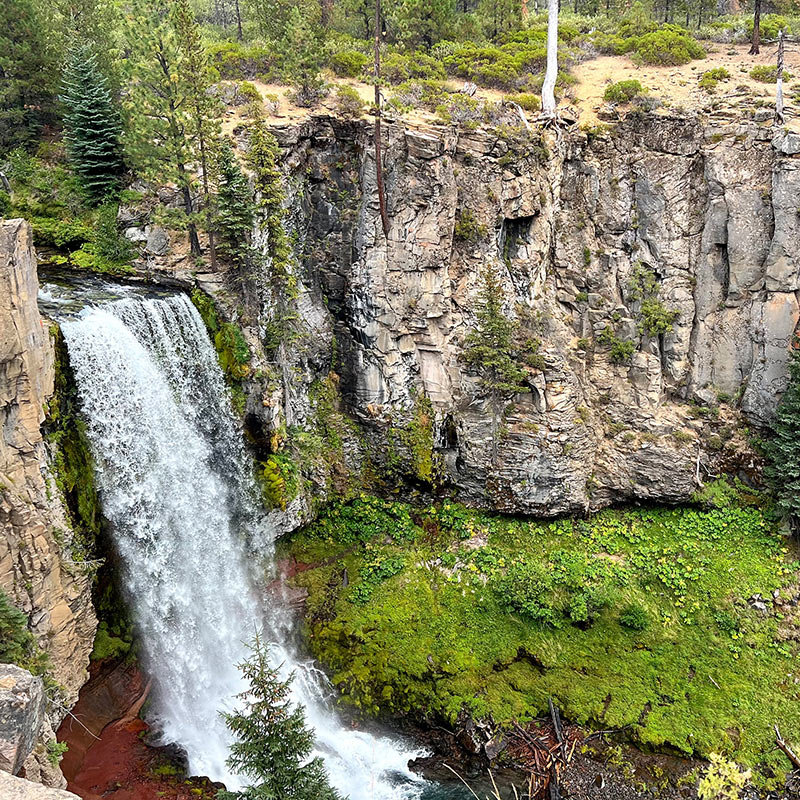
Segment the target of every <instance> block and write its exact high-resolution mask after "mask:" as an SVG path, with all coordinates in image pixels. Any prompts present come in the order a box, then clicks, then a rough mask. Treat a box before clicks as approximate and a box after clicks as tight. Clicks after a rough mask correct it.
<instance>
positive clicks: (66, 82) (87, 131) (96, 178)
mask: <svg viewBox="0 0 800 800" xmlns="http://www.w3.org/2000/svg"><path fill="white" fill-rule="evenodd" d="M61 102H62V104H63V106H64V128H65V134H66V135H65V139H66V143H67V150H68V152H69V156H70V159H71V161H72V165H73V168H74V170H75V172H76V173H77V174H78V175H79V176H80V178H81V182H82V184H83V186H84V188H85V189H86V191H87V193H88V195H89V197H90V198H91V200H92V201H93V202H95V203H97V202H99V201H100V200H102V199H103V198H104V197H106V196H108V195H111V194H113V192H114V190H115V189H116V188H117V186H118V183H119V177H120V174H121V173H122V170H123V163H122V147H121V145H120V133H121V130H122V124H121V121H120V117H119V113H118V111H117V109H116V107H115V106H114V102H113V100H112V97H111V92H110V91H109V89H108V84H107V81H106V78H105V76H104V75H103V74H102V72H101V71H100V68H99V66H98V63H97V58H96V56H95V55H94V53H93V52H92V49H91V47H90V46H89V45H88V44H77V45H75V46H74V47H73V48H72V49H71V51H70V53H69V57H68V59H67V63H66V66H65V68H64V75H63V83H62V92H61Z"/></svg>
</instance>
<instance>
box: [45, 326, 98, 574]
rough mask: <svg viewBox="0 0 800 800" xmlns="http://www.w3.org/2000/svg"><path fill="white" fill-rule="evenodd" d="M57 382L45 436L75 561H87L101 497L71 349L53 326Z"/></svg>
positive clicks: (91, 548) (51, 400) (90, 552)
mask: <svg viewBox="0 0 800 800" xmlns="http://www.w3.org/2000/svg"><path fill="white" fill-rule="evenodd" d="M50 333H51V336H53V339H54V350H55V356H56V358H55V382H54V392H53V396H52V398H51V399H50V402H49V403H48V406H47V409H46V412H47V413H46V419H45V423H44V431H45V438H46V439H47V441H48V443H49V444H50V445H51V449H52V462H51V469H52V475H53V478H54V480H55V483H56V486H57V487H58V490H59V492H60V494H61V496H62V498H63V499H64V503H65V505H66V508H67V512H68V514H69V517H70V524H71V527H72V530H73V533H74V535H73V536H72V537H71V539H70V541H69V547H70V553H69V556H70V558H71V560H72V561H74V562H80V561H86V560H87V559H89V558H90V557H91V554H92V553H93V552H94V551H95V543H96V540H97V537H98V535H99V534H100V528H101V521H102V516H101V511H100V501H99V498H98V495H97V486H96V482H95V469H94V458H93V457H92V451H91V448H90V446H89V439H88V437H87V435H86V425H85V423H84V422H83V420H82V419H81V418H80V417H79V415H78V405H79V401H78V394H77V388H76V386H75V381H74V379H73V376H72V369H71V367H70V363H69V352H68V351H67V346H66V343H65V342H64V338H63V335H62V334H61V330H60V329H59V328H58V327H57V326H53V327H52V328H51V330H50Z"/></svg>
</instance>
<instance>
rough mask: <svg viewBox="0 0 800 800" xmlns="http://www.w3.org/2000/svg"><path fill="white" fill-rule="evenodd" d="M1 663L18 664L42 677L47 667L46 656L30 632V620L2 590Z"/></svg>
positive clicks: (0, 599)
mask: <svg viewBox="0 0 800 800" xmlns="http://www.w3.org/2000/svg"><path fill="white" fill-rule="evenodd" d="M0 663H7V664H18V665H19V666H21V667H24V668H25V669H28V670H30V671H31V672H34V673H35V674H37V675H40V674H41V673H42V672H43V671H44V670H45V668H46V667H47V656H45V655H44V654H43V653H42V652H41V651H40V650H39V647H38V645H37V644H36V639H34V637H33V634H32V633H31V632H30V631H29V630H28V618H27V617H26V616H25V615H24V614H23V613H22V612H21V611H20V610H19V609H18V608H16V607H15V606H14V605H13V604H12V602H11V600H9V598H8V597H7V596H6V595H5V594H4V593H3V591H2V590H0Z"/></svg>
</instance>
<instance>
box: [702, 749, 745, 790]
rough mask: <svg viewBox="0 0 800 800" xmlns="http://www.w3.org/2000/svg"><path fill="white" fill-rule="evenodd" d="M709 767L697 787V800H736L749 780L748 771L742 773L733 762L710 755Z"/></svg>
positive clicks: (714, 754) (722, 757) (715, 754)
mask: <svg viewBox="0 0 800 800" xmlns="http://www.w3.org/2000/svg"><path fill="white" fill-rule="evenodd" d="M709 762H710V763H709V765H708V770H707V771H706V774H705V775H704V776H703V778H702V780H701V781H700V784H699V785H698V787H697V796H698V798H699V800H738V798H739V797H740V796H741V790H742V789H744V786H745V784H746V783H747V781H748V780H749V779H750V770H747V771H746V772H742V771H741V770H740V769H739V766H738V765H737V764H735V763H734V762H733V761H728V760H727V759H726V758H725V757H724V756H721V755H718V754H717V753H712V754H711V755H710V756H709Z"/></svg>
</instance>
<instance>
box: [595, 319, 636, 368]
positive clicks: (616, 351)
mask: <svg viewBox="0 0 800 800" xmlns="http://www.w3.org/2000/svg"><path fill="white" fill-rule="evenodd" d="M597 341H598V343H599V344H601V345H603V346H604V347H608V349H609V358H610V359H611V361H612V362H613V363H614V364H627V363H628V362H629V361H630V360H631V357H632V356H633V351H634V350H635V349H636V345H635V344H634V343H633V342H631V341H627V340H625V339H620V338H619V337H618V336H617V334H616V333H615V332H614V329H613V328H612V327H610V326H609V327H607V328H603V330H602V331H601V332H600V335H599V336H598V337H597Z"/></svg>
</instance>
